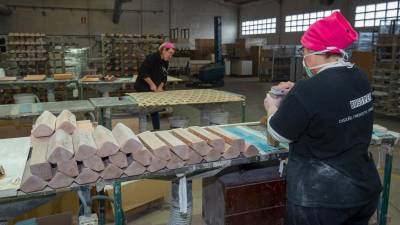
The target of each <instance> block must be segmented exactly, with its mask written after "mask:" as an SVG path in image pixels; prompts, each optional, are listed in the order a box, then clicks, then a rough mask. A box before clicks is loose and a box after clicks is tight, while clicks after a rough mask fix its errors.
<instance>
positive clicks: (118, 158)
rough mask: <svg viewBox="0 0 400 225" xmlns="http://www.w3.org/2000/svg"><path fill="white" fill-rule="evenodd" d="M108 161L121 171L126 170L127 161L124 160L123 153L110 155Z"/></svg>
mask: <svg viewBox="0 0 400 225" xmlns="http://www.w3.org/2000/svg"><path fill="white" fill-rule="evenodd" d="M108 159H109V160H110V162H111V163H112V164H114V165H116V166H117V167H119V168H121V169H122V168H126V167H127V166H128V160H127V158H126V155H125V153H123V152H117V153H115V154H114V155H110V156H109V157H108Z"/></svg>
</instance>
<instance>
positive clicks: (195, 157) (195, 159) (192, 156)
mask: <svg viewBox="0 0 400 225" xmlns="http://www.w3.org/2000/svg"><path fill="white" fill-rule="evenodd" d="M201 161H203V157H201V155H199V153H197V152H196V151H194V150H190V151H189V160H187V161H186V164H187V165H194V164H199V163H201Z"/></svg>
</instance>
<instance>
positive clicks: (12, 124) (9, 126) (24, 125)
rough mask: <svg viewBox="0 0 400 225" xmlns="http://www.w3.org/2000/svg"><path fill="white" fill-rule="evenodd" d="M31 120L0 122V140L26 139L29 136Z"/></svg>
mask: <svg viewBox="0 0 400 225" xmlns="http://www.w3.org/2000/svg"><path fill="white" fill-rule="evenodd" d="M32 124H33V120H32V119H20V120H0V139H3V138H17V137H28V136H30V135H31V130H32Z"/></svg>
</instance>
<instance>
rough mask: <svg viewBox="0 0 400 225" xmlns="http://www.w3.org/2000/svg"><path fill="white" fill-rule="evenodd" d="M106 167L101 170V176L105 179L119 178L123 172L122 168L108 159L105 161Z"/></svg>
mask: <svg viewBox="0 0 400 225" xmlns="http://www.w3.org/2000/svg"><path fill="white" fill-rule="evenodd" d="M105 164H106V168H105V169H104V170H103V172H101V177H102V178H103V179H105V180H110V179H117V178H120V177H121V175H122V174H123V173H124V171H123V170H121V169H120V168H118V167H117V166H116V165H114V164H112V163H111V162H110V161H105Z"/></svg>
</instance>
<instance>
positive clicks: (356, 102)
mask: <svg viewBox="0 0 400 225" xmlns="http://www.w3.org/2000/svg"><path fill="white" fill-rule="evenodd" d="M371 101H372V95H371V92H370V93H368V94H366V95H364V96H362V97H360V98H357V99H354V100H351V101H350V107H351V109H356V108H358V107H361V106H363V105H365V104H367V103H370V102H371Z"/></svg>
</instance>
